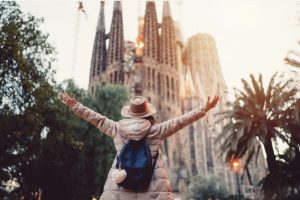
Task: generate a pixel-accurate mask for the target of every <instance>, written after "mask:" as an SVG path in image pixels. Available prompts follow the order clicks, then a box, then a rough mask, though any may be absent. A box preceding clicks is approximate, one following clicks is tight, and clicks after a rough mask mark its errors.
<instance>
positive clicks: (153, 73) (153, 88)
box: [152, 69, 155, 91]
mask: <svg viewBox="0 0 300 200" xmlns="http://www.w3.org/2000/svg"><path fill="white" fill-rule="evenodd" d="M152 90H153V91H155V70H154V69H152Z"/></svg>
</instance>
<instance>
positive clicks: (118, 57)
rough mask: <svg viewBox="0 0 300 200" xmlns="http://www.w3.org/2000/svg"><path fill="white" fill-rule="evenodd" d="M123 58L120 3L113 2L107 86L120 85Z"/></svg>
mask: <svg viewBox="0 0 300 200" xmlns="http://www.w3.org/2000/svg"><path fill="white" fill-rule="evenodd" d="M123 57H124V31H123V17H122V4H121V1H115V2H114V8H113V17H112V23H111V27H110V32H109V46H108V52H107V72H106V73H107V76H108V83H109V84H122V83H123V81H124V72H123Z"/></svg>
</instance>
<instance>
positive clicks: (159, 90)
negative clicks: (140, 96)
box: [157, 72, 161, 95]
mask: <svg viewBox="0 0 300 200" xmlns="http://www.w3.org/2000/svg"><path fill="white" fill-rule="evenodd" d="M157 87H158V88H157V89H158V95H160V93H161V83H160V73H159V72H158V73H157Z"/></svg>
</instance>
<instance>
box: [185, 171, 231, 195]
mask: <svg viewBox="0 0 300 200" xmlns="http://www.w3.org/2000/svg"><path fill="white" fill-rule="evenodd" d="M227 196H228V192H227V190H226V188H225V186H224V184H222V183H221V182H220V180H218V179H217V178H216V177H212V176H209V177H195V178H194V180H193V181H192V182H191V186H190V187H189V190H188V193H187V199H195V200H207V199H211V200H217V199H218V200H225V199H227Z"/></svg>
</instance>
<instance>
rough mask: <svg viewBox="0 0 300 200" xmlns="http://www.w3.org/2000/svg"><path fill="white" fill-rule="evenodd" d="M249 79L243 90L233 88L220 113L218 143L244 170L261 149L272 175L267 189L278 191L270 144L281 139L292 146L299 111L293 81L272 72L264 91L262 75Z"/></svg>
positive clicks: (272, 144)
mask: <svg viewBox="0 0 300 200" xmlns="http://www.w3.org/2000/svg"><path fill="white" fill-rule="evenodd" d="M250 78H251V83H248V82H247V81H246V80H244V79H242V83H243V90H239V89H235V100H234V102H232V103H229V106H230V109H228V110H227V111H224V112H222V113H219V115H220V116H221V117H220V119H219V121H223V120H225V126H224V128H223V130H222V133H221V134H220V136H219V138H218V139H217V142H220V143H221V150H222V152H224V153H225V155H226V161H229V162H230V161H231V160H233V159H236V158H244V159H245V160H246V163H245V167H247V165H248V164H249V162H250V161H251V160H252V159H253V158H254V156H255V157H256V158H257V157H258V154H259V153H260V151H261V148H263V150H264V151H265V152H266V160H267V164H268V170H269V174H272V175H273V176H271V177H272V180H271V181H270V183H271V185H270V187H269V189H271V190H272V191H278V190H279V185H280V180H279V178H278V177H277V176H274V175H275V174H276V172H277V170H278V162H277V159H276V154H275V152H274V142H272V141H275V140H276V139H278V138H280V139H281V140H283V141H285V142H286V143H287V144H291V142H290V139H291V138H292V137H293V134H294V131H293V130H294V129H290V128H289V127H290V126H292V125H291V122H295V120H296V118H297V117H296V113H297V112H299V111H296V102H297V97H296V94H297V88H296V83H295V82H296V81H295V80H294V79H292V78H290V79H287V78H286V77H285V76H284V75H283V74H282V75H278V73H275V74H274V75H273V76H272V77H271V80H270V82H269V85H268V87H267V89H265V88H264V87H263V82H262V75H261V74H260V75H259V77H258V80H256V79H255V78H254V76H253V75H252V74H251V75H250ZM298 117H299V116H298ZM296 124H297V123H296ZM298 132H299V129H298Z"/></svg>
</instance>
